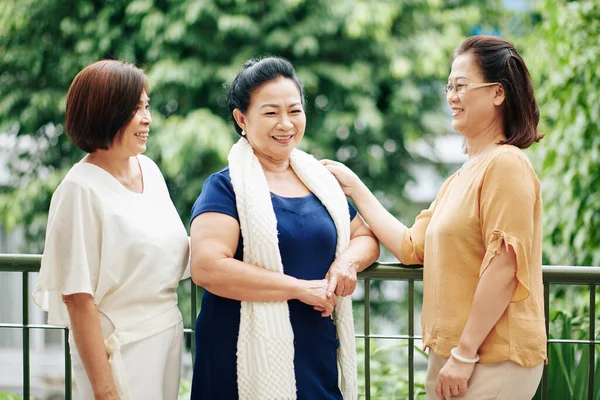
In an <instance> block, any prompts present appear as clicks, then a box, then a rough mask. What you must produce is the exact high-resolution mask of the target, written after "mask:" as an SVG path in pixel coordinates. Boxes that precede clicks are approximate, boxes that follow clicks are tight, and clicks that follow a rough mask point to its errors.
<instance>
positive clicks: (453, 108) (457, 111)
mask: <svg viewBox="0 0 600 400" xmlns="http://www.w3.org/2000/svg"><path fill="white" fill-rule="evenodd" d="M463 111H465V109H464V108H458V107H452V116H453V117H455V116H457V115H458V114H460V113H461V112H463Z"/></svg>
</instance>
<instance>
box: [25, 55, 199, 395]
mask: <svg viewBox="0 0 600 400" xmlns="http://www.w3.org/2000/svg"><path fill="white" fill-rule="evenodd" d="M149 100H150V99H149V98H148V95H147V80H146V76H145V75H144V72H143V71H142V70H140V69H139V68H137V67H135V66H134V65H131V64H127V63H123V62H120V61H114V60H103V61H98V62H96V63H94V64H91V65H89V66H87V67H86V68H84V69H83V70H82V71H81V72H80V73H79V74H78V75H77V76H76V77H75V79H74V81H73V83H72V84H71V87H70V89H69V93H68V95H67V105H66V131H67V134H68V135H69V137H70V138H71V139H72V140H73V142H74V143H75V145H77V147H79V148H80V149H82V150H83V151H85V152H86V153H88V154H87V155H86V156H85V157H84V158H83V159H82V160H81V161H80V162H78V163H77V164H75V165H74V166H73V167H72V168H71V170H70V171H69V172H68V174H67V175H66V177H65V178H64V179H63V181H62V182H61V184H60V185H59V187H58V188H57V189H56V191H55V192H54V195H53V196H52V202H51V203H50V211H49V215H48V228H47V232H46V244H45V249H44V254H43V257H42V266H41V270H40V277H39V280H38V284H37V286H36V288H35V291H34V294H33V297H34V300H35V302H36V303H37V304H38V305H39V306H40V307H42V308H43V309H44V310H45V311H48V323H50V324H53V325H58V326H68V327H70V329H71V330H70V336H69V342H70V344H71V356H72V359H73V369H74V376H75V379H76V383H77V389H78V391H79V394H80V398H82V399H86V400H87V399H94V398H95V399H122V400H125V399H165V400H166V399H176V398H177V394H178V390H179V370H180V365H181V347H182V342H183V325H182V317H181V313H180V312H179V309H178V308H177V293H176V289H177V286H178V283H179V281H180V279H181V278H182V277H183V275H184V273H185V269H186V266H187V264H188V260H189V245H188V237H187V233H186V230H185V227H184V226H183V223H182V222H181V219H180V218H179V215H178V214H177V211H176V209H175V207H174V205H173V202H172V201H171V198H170V196H169V193H168V191H167V186H166V184H165V181H164V178H163V176H162V174H161V172H160V171H159V169H158V167H157V166H156V164H155V163H154V162H153V161H152V160H150V159H149V158H148V157H146V156H143V155H142V154H141V153H143V152H144V151H145V150H146V141H147V140H148V135H149V127H150V124H151V122H152V119H151V116H150V111H149V106H148V101H149Z"/></svg>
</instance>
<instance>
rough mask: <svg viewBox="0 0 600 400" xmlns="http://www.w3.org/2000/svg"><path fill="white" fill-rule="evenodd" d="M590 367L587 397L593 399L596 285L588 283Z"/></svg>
mask: <svg viewBox="0 0 600 400" xmlns="http://www.w3.org/2000/svg"><path fill="white" fill-rule="evenodd" d="M589 337H590V344H589V346H590V369H589V371H590V372H589V375H588V399H589V400H594V373H595V366H596V344H595V343H594V342H595V339H596V285H595V284H593V283H592V284H590V335H589Z"/></svg>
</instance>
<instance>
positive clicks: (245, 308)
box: [228, 138, 358, 400]
mask: <svg viewBox="0 0 600 400" xmlns="http://www.w3.org/2000/svg"><path fill="white" fill-rule="evenodd" d="M228 160H229V174H230V176H231V183H232V185H233V190H234V192H235V196H236V206H237V211H238V215H239V219H240V227H241V230H242V237H243V240H244V262H246V263H249V264H253V265H258V266H260V267H263V268H265V269H268V270H270V271H276V272H279V273H283V265H282V263H281V255H280V254H279V245H278V239H277V219H276V218H275V212H274V210H273V204H272V202H271V195H270V190H269V186H268V184H267V179H266V178H265V174H264V172H263V169H262V167H261V165H260V162H259V161H258V159H257V158H256V156H255V155H254V151H253V149H252V146H251V145H250V144H249V143H248V141H247V140H246V139H245V138H241V139H240V140H239V141H238V142H237V143H236V144H235V145H234V146H233V147H232V148H231V151H230V152H229V157H228ZM290 163H291V166H292V168H293V169H294V172H295V173H296V175H298V177H299V178H300V179H301V180H302V182H304V184H305V185H306V186H307V187H308V188H309V189H310V191H311V192H312V193H314V194H315V195H316V196H317V197H318V198H319V200H320V201H321V203H323V205H324V206H325V208H326V209H327V211H328V212H329V214H330V215H331V218H332V219H333V222H334V224H335V227H336V229H337V246H336V251H335V256H336V258H337V257H338V256H339V255H340V254H341V253H342V252H343V251H344V250H346V248H347V247H348V245H349V243H350V216H349V212H348V203H347V200H346V197H345V195H344V193H343V192H342V189H341V188H340V186H339V184H338V183H337V181H336V180H335V178H334V177H333V175H331V173H330V172H329V171H328V170H327V169H326V168H325V167H324V166H322V165H321V163H319V162H318V161H317V160H316V159H315V158H314V157H312V156H311V155H308V154H306V153H304V152H302V151H300V150H297V149H294V150H293V151H292V154H291V160H290ZM315 312H316V311H315ZM240 314H241V315H240V331H239V337H238V343H237V375H238V394H239V398H240V400H293V399H296V378H295V374H294V332H293V331H292V325H291V323H290V316H289V309H288V305H287V302H286V301H282V302H269V303H267V302H248V301H243V302H242V306H241V312H240ZM334 321H335V326H336V329H337V336H338V339H339V341H340V346H339V347H338V350H337V359H338V376H339V379H338V384H339V387H340V390H341V392H342V395H343V396H344V399H345V400H356V399H357V397H358V387H357V378H356V345H355V339H354V320H353V317H352V300H351V298H350V296H347V297H340V298H339V299H338V303H337V305H336V307H335V312H334Z"/></svg>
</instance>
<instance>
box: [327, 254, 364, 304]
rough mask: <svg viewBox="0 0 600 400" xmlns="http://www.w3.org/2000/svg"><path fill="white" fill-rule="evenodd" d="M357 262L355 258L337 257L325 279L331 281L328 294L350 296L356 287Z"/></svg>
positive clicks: (330, 295) (329, 295) (331, 295)
mask: <svg viewBox="0 0 600 400" xmlns="http://www.w3.org/2000/svg"><path fill="white" fill-rule="evenodd" d="M356 267H357V263H356V262H355V261H354V260H353V259H349V260H346V259H343V258H336V259H335V260H334V261H333V264H331V267H329V271H328V272H327V275H325V279H327V280H328V281H329V285H328V286H327V296H328V297H335V296H349V295H351V294H352V293H354V289H356V279H357V274H358V272H357V270H356Z"/></svg>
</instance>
